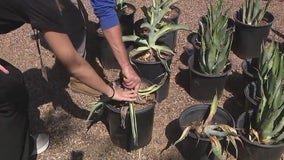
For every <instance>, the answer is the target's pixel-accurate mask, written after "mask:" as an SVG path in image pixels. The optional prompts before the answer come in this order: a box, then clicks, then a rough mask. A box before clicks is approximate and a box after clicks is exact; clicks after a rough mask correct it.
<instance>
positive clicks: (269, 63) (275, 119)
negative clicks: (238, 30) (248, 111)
mask: <svg viewBox="0 0 284 160" xmlns="http://www.w3.org/2000/svg"><path fill="white" fill-rule="evenodd" d="M259 80H260V90H261V97H260V98H261V100H260V104H259V106H258V112H257V115H256V125H255V128H254V130H255V131H256V132H257V134H255V137H254V138H255V139H257V140H258V141H259V142H260V143H263V144H277V143H280V142H283V140H284V132H283V130H284V54H283V53H281V52H280V50H279V47H278V45H277V43H276V42H274V41H273V42H272V43H271V44H270V46H269V47H267V48H265V47H264V45H263V46H262V52H261V55H260V59H259ZM254 133H255V132H254Z"/></svg>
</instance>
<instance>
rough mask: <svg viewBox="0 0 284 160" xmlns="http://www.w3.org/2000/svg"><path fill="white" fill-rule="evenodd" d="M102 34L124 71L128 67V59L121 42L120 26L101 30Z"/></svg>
mask: <svg viewBox="0 0 284 160" xmlns="http://www.w3.org/2000/svg"><path fill="white" fill-rule="evenodd" d="M103 33H104V36H105V37H106V39H107V41H108V42H109V45H110V47H111V48H112V51H113V54H114V56H115V58H116V60H117V61H118V63H119V65H120V66H121V68H122V69H124V68H126V67H130V66H131V65H130V61H129V57H128V54H127V52H126V49H125V47H124V43H123V41H122V35H121V28H120V25H116V26H114V27H111V28H108V29H106V30H103Z"/></svg>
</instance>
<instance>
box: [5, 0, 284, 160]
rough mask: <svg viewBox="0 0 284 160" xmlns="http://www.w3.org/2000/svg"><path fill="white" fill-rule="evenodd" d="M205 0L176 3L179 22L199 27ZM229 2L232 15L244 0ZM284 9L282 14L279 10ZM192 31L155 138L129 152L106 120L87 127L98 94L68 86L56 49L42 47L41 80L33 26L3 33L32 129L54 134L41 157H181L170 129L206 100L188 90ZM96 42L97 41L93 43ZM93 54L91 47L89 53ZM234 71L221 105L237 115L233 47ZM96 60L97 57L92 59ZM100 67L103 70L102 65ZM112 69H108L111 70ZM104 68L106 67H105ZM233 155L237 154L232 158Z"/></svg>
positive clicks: (175, 66)
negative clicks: (24, 89) (44, 73)
mask: <svg viewBox="0 0 284 160" xmlns="http://www.w3.org/2000/svg"><path fill="white" fill-rule="evenodd" d="M82 2H83V4H84V6H85V7H86V10H87V12H88V14H89V20H90V21H91V22H97V19H96V17H95V16H94V15H93V12H92V9H91V7H90V4H89V0H83V1H82ZM127 2H130V3H132V4H134V5H135V6H136V8H137V12H136V14H135V19H136V20H137V19H140V18H141V17H142V12H141V10H140V7H141V6H142V5H150V4H151V1H149V0H145V1H135V0H129V1H127ZM207 2H208V1H206V0H203V1H202V0H195V1H191V0H179V2H178V3H177V6H178V7H179V8H180V9H181V11H182V13H181V15H180V19H179V23H181V24H186V25H188V26H189V27H190V28H191V30H192V31H196V30H197V26H198V20H199V18H200V17H201V16H202V15H204V14H205V13H206V4H207ZM225 2H226V6H230V5H232V9H231V13H232V14H231V15H233V13H234V11H236V10H238V8H239V7H240V6H241V2H242V1H241V0H236V1H227V0H225ZM283 10H284V3H283V2H281V1H278V0H274V1H273V2H272V4H271V6H270V7H269V11H270V12H272V13H273V14H274V16H275V22H274V24H273V26H272V28H273V29H275V30H276V31H278V32H279V33H282V34H283V33H284V18H283V17H282V15H283ZM281 14H282V15H281ZM190 32H191V31H179V32H178V41H177V43H178V44H177V54H176V56H174V59H173V63H172V66H171V67H172V74H171V79H170V92H169V96H168V98H167V99H165V100H164V101H162V102H161V103H159V104H158V105H157V107H156V110H155V118H154V129H153V135H152V141H151V142H150V144H149V145H148V146H146V147H144V148H143V149H139V150H136V151H132V152H126V151H125V150H122V149H120V148H118V147H116V146H114V145H113V144H112V142H111V141H110V138H109V135H108V132H107V130H106V128H105V126H104V124H103V123H102V122H98V123H96V124H94V125H93V126H92V127H91V129H90V130H89V131H88V132H86V123H85V120H86V117H87V115H88V109H89V107H88V105H86V104H88V103H90V102H93V101H95V100H96V97H90V96H86V95H82V94H78V93H74V92H72V91H71V90H70V89H69V88H68V87H67V84H68V80H69V78H68V77H69V75H68V74H67V72H66V71H65V70H64V69H63V68H62V66H60V65H58V64H57V63H55V58H54V57H53V54H52V53H51V52H50V51H48V50H46V49H45V48H43V47H42V52H43V53H42V54H43V57H44V62H45V64H46V65H47V66H48V68H49V69H48V75H49V82H48V83H46V82H44V81H43V79H42V78H41V75H40V61H39V57H38V53H37V49H36V43H35V41H33V40H32V39H31V38H30V34H31V28H30V26H29V25H24V26H22V27H21V28H19V29H18V30H16V31H13V32H10V33H8V34H5V35H0V44H1V48H0V54H1V58H4V59H6V60H7V61H9V62H10V63H12V64H14V65H15V66H17V67H18V68H20V70H21V71H22V72H23V73H24V76H25V80H26V82H27V86H28V88H29V93H30V100H31V102H30V119H31V122H30V124H31V131H32V132H45V133H48V134H49V135H50V146H49V148H48V150H47V151H45V152H44V153H42V154H40V155H38V156H37V157H36V158H35V159H37V160H83V159H84V160H105V159H108V160H132V159H141V160H143V159H145V160H146V159H147V160H148V159H153V160H179V159H182V156H181V154H180V153H179V151H178V150H177V148H176V147H174V146H169V148H168V149H167V150H165V151H164V152H163V153H161V154H160V152H161V151H162V150H163V148H165V147H166V146H167V142H168V140H169V139H168V138H169V137H168V136H166V135H168V133H167V132H168V131H170V129H172V131H174V132H175V130H174V129H175V128H173V127H172V126H173V124H175V122H176V121H175V120H176V119H177V118H178V116H179V115H180V113H181V112H182V111H183V110H184V109H185V108H187V107H189V106H190V105H192V104H198V103H202V102H200V101H197V100H195V99H193V98H192V97H190V95H189V94H188V89H187V84H188V70H186V67H187V65H186V63H185V62H186V61H185V57H186V56H185V55H186V54H184V47H187V48H191V47H192V46H191V45H190V44H189V43H188V42H187V41H186V37H187V36H188V34H189V33H190ZM270 37H275V38H276V39H277V40H278V41H279V42H283V41H284V39H283V38H284V37H283V35H281V34H278V35H277V34H275V33H274V32H271V33H270ZM93 45H96V44H95V43H94V44H93ZM91 54H93V53H91ZM230 58H231V59H232V63H233V71H232V73H231V75H230V77H229V81H228V83H227V85H226V88H225V91H224V95H223V96H222V97H221V99H220V101H219V105H220V106H223V107H224V108H226V109H228V110H229V111H230V112H231V113H232V114H233V115H234V117H235V118H236V117H237V116H238V115H239V114H240V113H241V112H242V111H243V110H242V109H243V101H242V90H241V87H242V77H241V73H242V70H241V68H240V63H241V61H242V60H241V59H239V58H238V57H236V56H235V55H234V54H233V53H232V54H231V55H230ZM95 62H96V60H95V59H93V63H95ZM100 71H101V70H100ZM107 72H108V71H107ZM107 72H106V73H107ZM232 159H233V158H232Z"/></svg>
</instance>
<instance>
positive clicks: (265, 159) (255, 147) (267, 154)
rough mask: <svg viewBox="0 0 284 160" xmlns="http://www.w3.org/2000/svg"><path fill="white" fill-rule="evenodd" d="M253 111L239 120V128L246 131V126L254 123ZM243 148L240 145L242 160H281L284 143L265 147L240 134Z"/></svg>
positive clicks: (243, 114) (245, 113)
mask: <svg viewBox="0 0 284 160" xmlns="http://www.w3.org/2000/svg"><path fill="white" fill-rule="evenodd" d="M253 114H254V113H253V111H249V112H244V113H242V114H241V115H240V116H239V118H238V120H237V128H239V130H240V131H242V130H245V131H246V128H247V127H246V126H248V125H249V124H250V122H251V121H253ZM239 134H240V138H241V140H242V142H243V146H242V145H241V144H240V145H239V147H238V148H239V156H238V157H239V158H238V159H240V160H279V159H280V158H281V154H282V152H283V150H284V143H281V144H276V145H263V144H258V143H254V142H251V141H249V140H248V138H247V136H248V135H246V134H244V133H243V132H239Z"/></svg>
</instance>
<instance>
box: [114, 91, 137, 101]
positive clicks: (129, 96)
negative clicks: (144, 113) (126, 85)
mask: <svg viewBox="0 0 284 160" xmlns="http://www.w3.org/2000/svg"><path fill="white" fill-rule="evenodd" d="M115 90H116V94H115V95H114V97H113V99H115V100H118V101H135V100H136V98H137V93H135V91H134V90H133V89H122V88H116V89H115Z"/></svg>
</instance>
